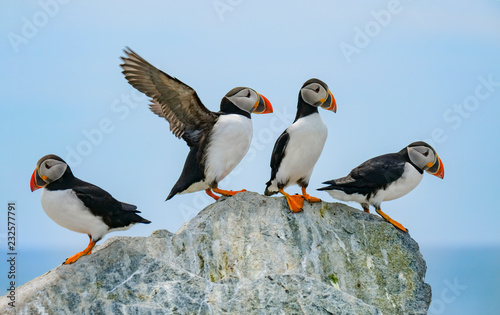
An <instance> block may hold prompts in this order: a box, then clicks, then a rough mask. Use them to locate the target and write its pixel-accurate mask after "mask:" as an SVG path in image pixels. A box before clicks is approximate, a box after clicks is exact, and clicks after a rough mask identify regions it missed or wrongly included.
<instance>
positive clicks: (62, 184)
mask: <svg viewBox="0 0 500 315" xmlns="http://www.w3.org/2000/svg"><path fill="white" fill-rule="evenodd" d="M75 179H76V178H75V176H73V173H72V172H71V169H70V168H69V166H68V167H67V168H66V171H65V172H64V174H63V176H61V177H60V178H59V179H58V180H55V181H53V182H52V183H50V184H48V185H47V186H45V188H46V189H48V190H63V189H68V188H71V184H72V183H73V182H74V181H75Z"/></svg>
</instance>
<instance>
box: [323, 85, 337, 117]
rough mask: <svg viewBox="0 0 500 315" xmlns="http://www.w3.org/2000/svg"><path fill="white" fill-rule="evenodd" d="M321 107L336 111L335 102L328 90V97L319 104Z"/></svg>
mask: <svg viewBox="0 0 500 315" xmlns="http://www.w3.org/2000/svg"><path fill="white" fill-rule="evenodd" d="M321 108H324V109H326V110H331V111H332V112H334V113H336V112H337V102H335V98H334V97H333V94H332V92H330V90H328V97H327V99H326V100H325V102H324V103H323V104H321Z"/></svg>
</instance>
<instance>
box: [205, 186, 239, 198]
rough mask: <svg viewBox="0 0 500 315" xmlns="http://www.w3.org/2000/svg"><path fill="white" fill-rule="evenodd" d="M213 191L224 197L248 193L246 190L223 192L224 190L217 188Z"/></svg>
mask: <svg viewBox="0 0 500 315" xmlns="http://www.w3.org/2000/svg"><path fill="white" fill-rule="evenodd" d="M212 190H213V191H215V192H216V193H218V194H221V195H223V196H234V195H236V194H237V193H240V192H244V191H246V190H245V189H242V190H222V189H219V188H217V187H216V188H212Z"/></svg>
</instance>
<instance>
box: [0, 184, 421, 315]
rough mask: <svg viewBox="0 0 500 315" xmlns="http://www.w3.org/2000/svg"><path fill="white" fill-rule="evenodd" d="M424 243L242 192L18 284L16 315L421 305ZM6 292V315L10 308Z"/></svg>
mask: <svg viewBox="0 0 500 315" xmlns="http://www.w3.org/2000/svg"><path fill="white" fill-rule="evenodd" d="M425 270H426V265H425V261H424V259H423V258H422V255H421V254H420V252H419V249H418V245H417V243H416V242H415V241H414V240H413V239H412V238H411V237H410V236H409V235H408V234H405V233H402V232H401V231H399V230H397V229H396V228H394V227H393V226H392V225H390V224H388V223H386V222H384V221H383V220H382V219H380V218H379V217H377V216H375V215H370V214H366V213H364V212H363V211H360V210H357V209H353V208H350V207H348V206H346V205H343V204H338V203H325V202H323V203H316V204H308V203H307V202H306V203H305V207H304V211H303V212H301V213H291V212H290V211H289V210H288V208H287V206H286V201H285V199H284V198H269V197H264V196H261V195H258V194H256V193H250V192H245V193H240V194H238V195H236V196H234V197H230V198H224V197H223V198H221V199H220V200H219V201H218V202H216V203H214V204H212V205H210V206H208V207H207V208H206V209H204V210H202V211H201V212H200V213H199V214H198V215H197V216H196V217H195V218H193V219H192V220H190V221H189V222H187V223H186V224H184V225H183V226H182V227H181V228H180V229H179V231H177V233H175V234H172V233H170V232H168V231H166V230H158V231H155V232H153V234H152V235H150V236H149V237H114V238H110V239H109V240H107V241H106V242H105V243H104V244H102V245H101V246H99V247H97V248H96V250H95V251H94V253H93V254H92V255H89V256H85V257H83V258H81V259H80V260H79V261H77V262H76V263H75V264H73V265H64V266H59V267H57V268H55V269H54V270H51V271H49V272H48V273H46V274H44V275H42V276H40V277H38V278H36V279H34V280H32V281H30V282H28V283H26V284H25V285H23V286H21V287H19V288H17V290H16V296H17V301H16V304H17V307H16V309H17V312H18V313H19V314H45V313H48V314H238V313H239V314H426V312H427V309H428V307H429V304H430V301H431V289H430V286H429V285H428V284H426V283H424V276H425ZM8 302H9V300H8V299H7V298H6V296H4V297H2V298H0V313H2V314H14V313H15V310H13V309H12V308H11V307H9V306H8V305H7V303H8Z"/></svg>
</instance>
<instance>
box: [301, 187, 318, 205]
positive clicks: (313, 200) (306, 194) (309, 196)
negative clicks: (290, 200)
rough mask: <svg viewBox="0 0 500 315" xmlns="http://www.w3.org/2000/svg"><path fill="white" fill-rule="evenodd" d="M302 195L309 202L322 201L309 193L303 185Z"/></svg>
mask: <svg viewBox="0 0 500 315" xmlns="http://www.w3.org/2000/svg"><path fill="white" fill-rule="evenodd" d="M302 196H303V197H304V199H305V200H307V201H309V202H321V199H319V198H316V197H313V196H311V195H309V194H308V193H307V191H306V189H305V188H304V187H302Z"/></svg>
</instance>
